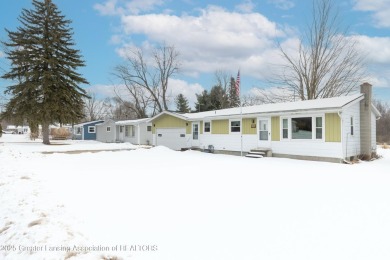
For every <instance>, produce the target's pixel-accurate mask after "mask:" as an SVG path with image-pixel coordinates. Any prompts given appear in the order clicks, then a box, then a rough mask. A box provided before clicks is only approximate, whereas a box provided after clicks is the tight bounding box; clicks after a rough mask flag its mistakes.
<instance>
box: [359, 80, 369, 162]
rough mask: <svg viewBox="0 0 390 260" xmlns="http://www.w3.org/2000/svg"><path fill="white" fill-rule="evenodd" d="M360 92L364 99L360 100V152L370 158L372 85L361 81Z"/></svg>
mask: <svg viewBox="0 0 390 260" xmlns="http://www.w3.org/2000/svg"><path fill="white" fill-rule="evenodd" d="M360 93H363V94H364V99H362V100H361V101H360V154H361V155H363V156H364V158H365V159H368V160H369V159H371V154H372V144H371V131H372V129H371V103H372V85H371V84H369V83H363V84H362V85H360Z"/></svg>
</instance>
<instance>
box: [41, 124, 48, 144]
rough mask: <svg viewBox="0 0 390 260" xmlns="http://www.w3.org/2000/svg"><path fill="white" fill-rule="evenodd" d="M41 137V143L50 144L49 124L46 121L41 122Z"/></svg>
mask: <svg viewBox="0 0 390 260" xmlns="http://www.w3.org/2000/svg"><path fill="white" fill-rule="evenodd" d="M42 139H43V144H50V139H49V124H48V123H46V122H45V123H42Z"/></svg>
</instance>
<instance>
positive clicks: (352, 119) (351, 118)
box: [351, 116, 353, 135]
mask: <svg viewBox="0 0 390 260" xmlns="http://www.w3.org/2000/svg"><path fill="white" fill-rule="evenodd" d="M351 135H353V117H352V116H351Z"/></svg>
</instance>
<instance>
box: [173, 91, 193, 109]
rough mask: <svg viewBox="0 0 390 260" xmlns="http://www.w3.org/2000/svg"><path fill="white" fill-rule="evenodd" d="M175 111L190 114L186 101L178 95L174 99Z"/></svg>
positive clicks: (181, 95) (182, 96)
mask: <svg viewBox="0 0 390 260" xmlns="http://www.w3.org/2000/svg"><path fill="white" fill-rule="evenodd" d="M175 103H176V111H177V112H181V113H188V112H190V107H189V106H188V99H187V98H186V97H185V96H184V95H183V94H181V93H180V94H179V95H177V96H176V98H175Z"/></svg>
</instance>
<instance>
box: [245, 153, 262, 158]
mask: <svg viewBox="0 0 390 260" xmlns="http://www.w3.org/2000/svg"><path fill="white" fill-rule="evenodd" d="M245 157H248V158H263V156H262V155H261V154H252V153H248V154H247V155H245Z"/></svg>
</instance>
